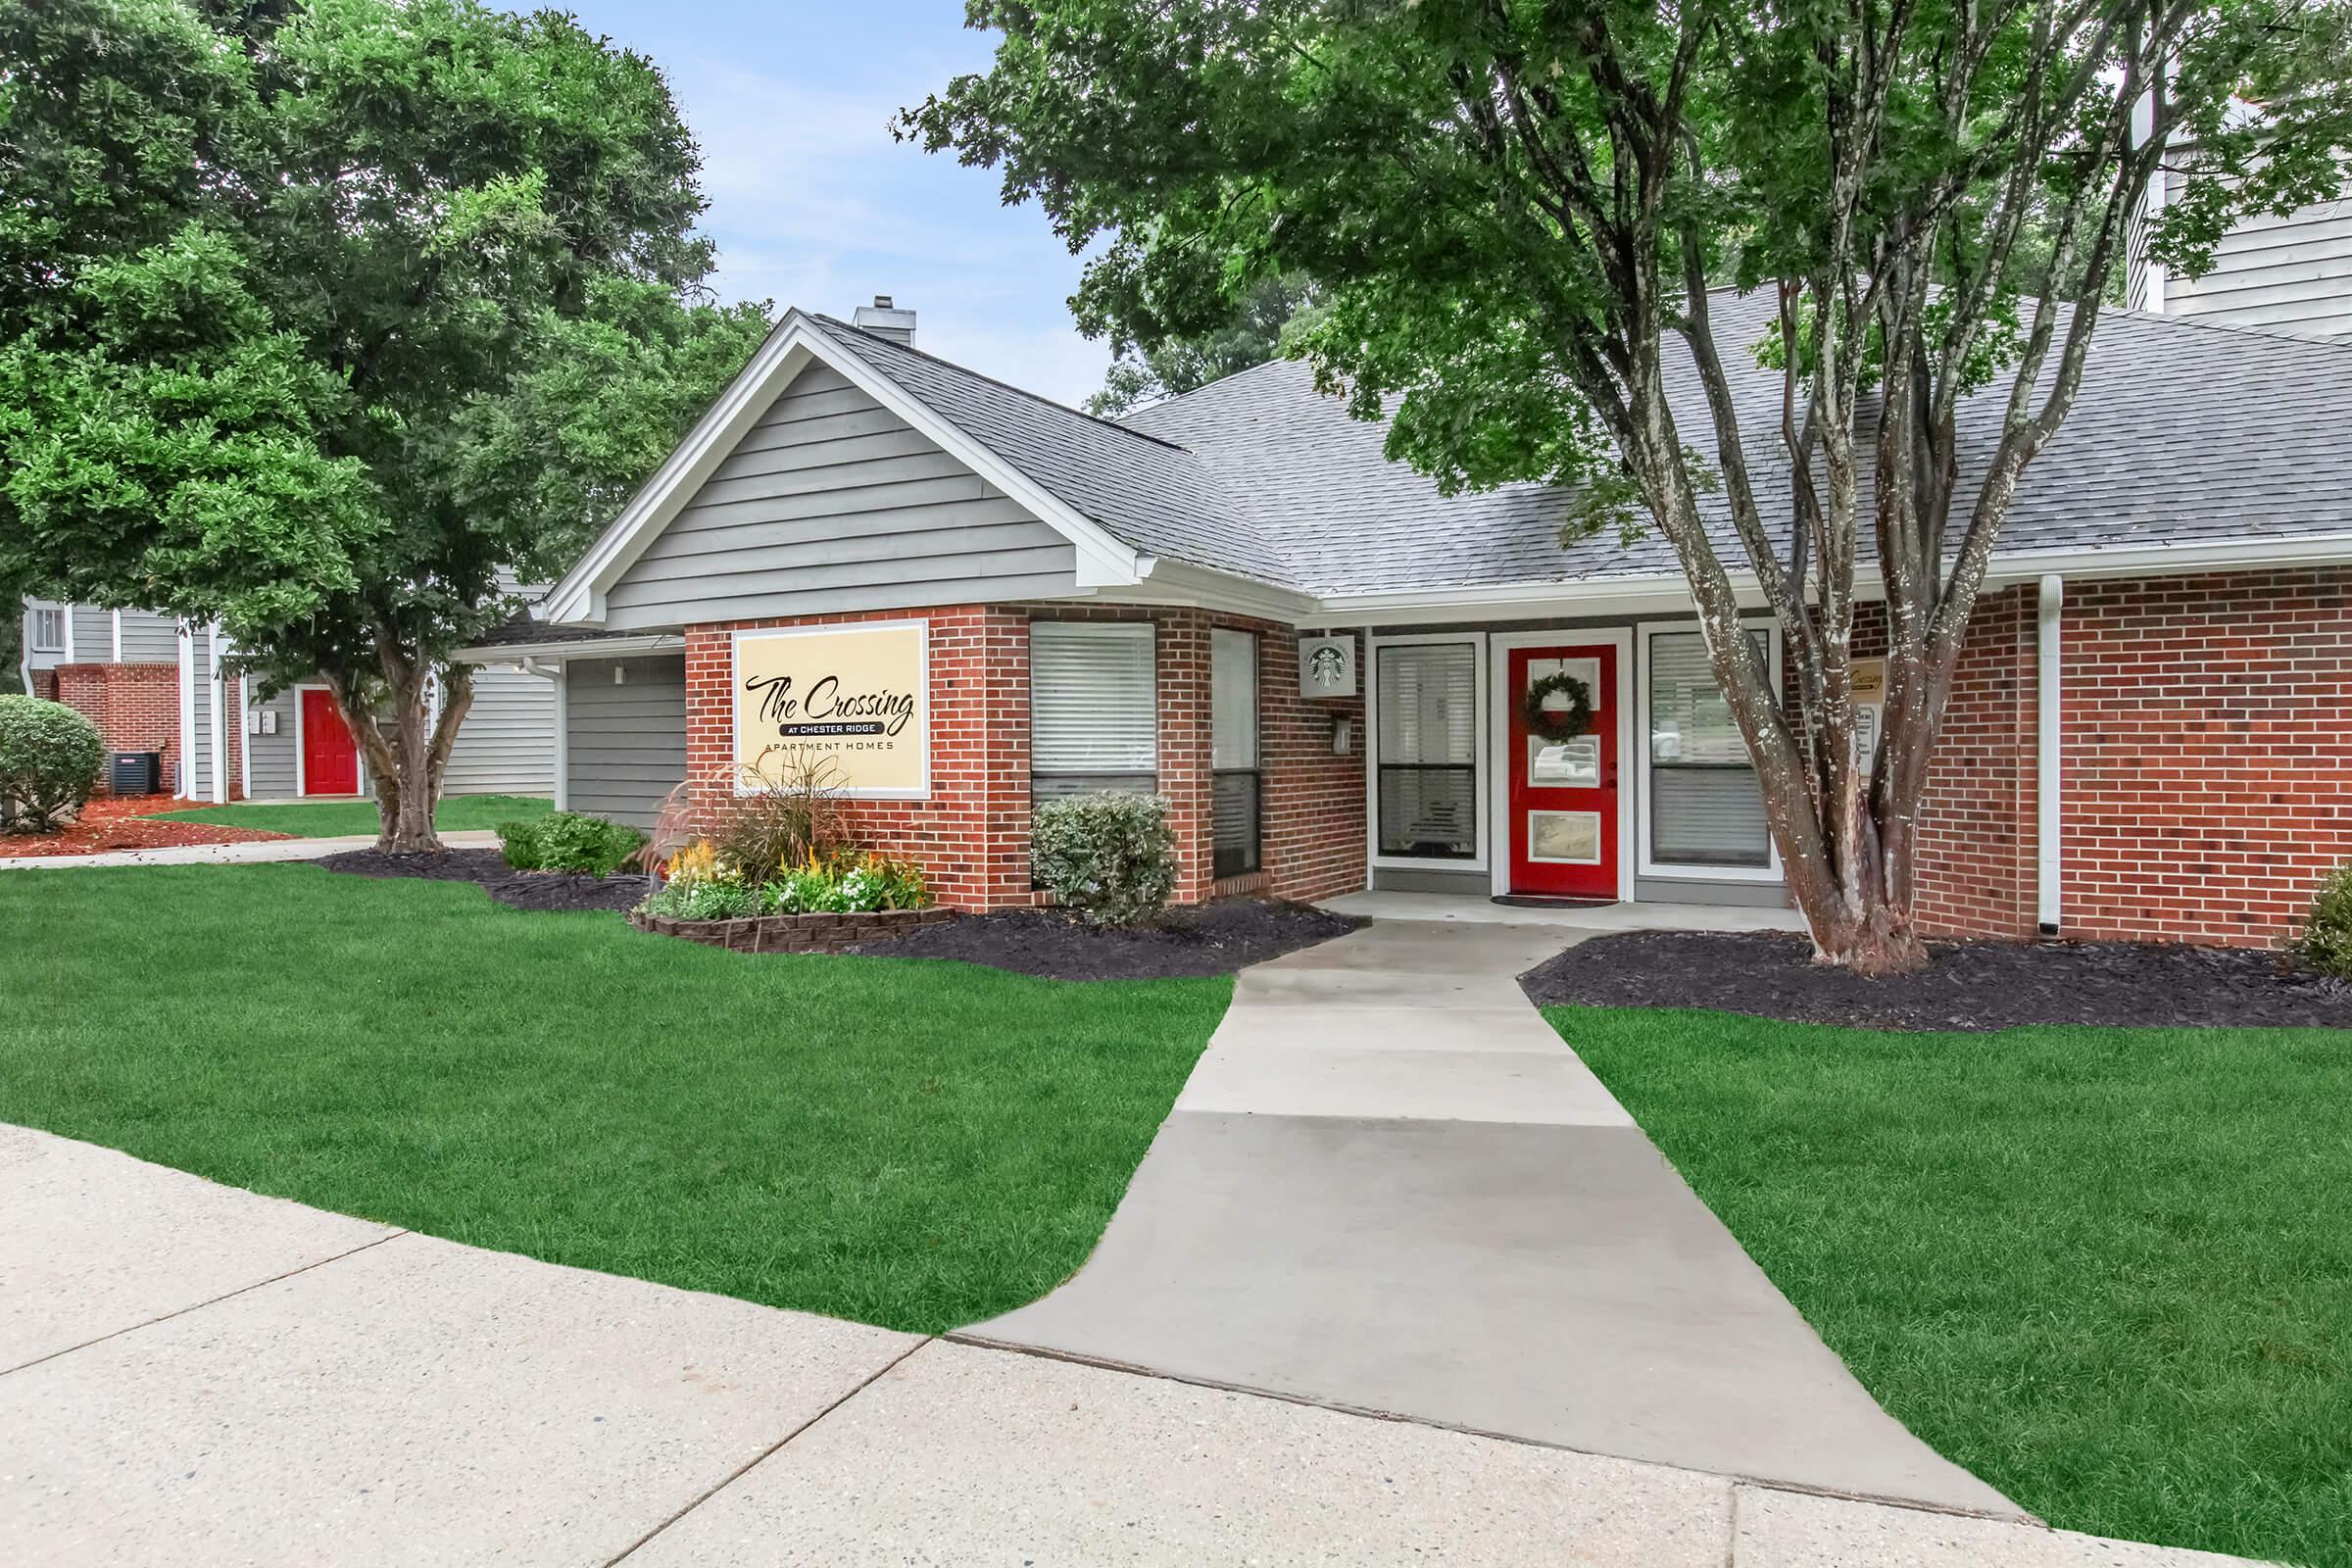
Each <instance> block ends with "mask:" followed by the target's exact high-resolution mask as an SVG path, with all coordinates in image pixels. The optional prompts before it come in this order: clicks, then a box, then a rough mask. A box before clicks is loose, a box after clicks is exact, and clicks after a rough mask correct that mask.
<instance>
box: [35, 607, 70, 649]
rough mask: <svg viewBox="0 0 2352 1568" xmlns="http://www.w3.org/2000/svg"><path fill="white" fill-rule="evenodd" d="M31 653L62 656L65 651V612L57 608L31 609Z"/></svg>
mask: <svg viewBox="0 0 2352 1568" xmlns="http://www.w3.org/2000/svg"><path fill="white" fill-rule="evenodd" d="M32 651H33V652H34V653H36V654H62V653H64V652H65V651H66V613H65V612H64V611H63V610H61V609H59V608H58V607H57V606H55V605H35V606H34V607H33V610H32Z"/></svg>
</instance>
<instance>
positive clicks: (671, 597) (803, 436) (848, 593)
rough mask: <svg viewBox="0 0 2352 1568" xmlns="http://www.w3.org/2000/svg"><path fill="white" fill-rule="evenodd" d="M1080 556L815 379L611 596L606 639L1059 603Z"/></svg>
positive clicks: (900, 429) (845, 389)
mask: <svg viewBox="0 0 2352 1568" xmlns="http://www.w3.org/2000/svg"><path fill="white" fill-rule="evenodd" d="M1075 570H1076V553H1075V551H1074V549H1073V548H1072V546H1071V545H1070V543H1069V541H1067V540H1066V539H1064V538H1062V536H1061V535H1060V534H1058V533H1056V532H1054V529H1052V528H1050V527H1048V526H1047V525H1046V524H1045V523H1042V522H1039V521H1038V520H1037V519H1035V518H1034V517H1032V516H1030V515H1028V514H1027V513H1025V512H1023V511H1022V510H1021V509H1020V508H1019V507H1017V506H1015V505H1014V504H1013V503H1012V502H1011V501H1010V500H1008V499H1006V498H1005V495H1004V494H1003V493H1002V492H1000V491H997V490H995V489H993V488H991V487H990V486H989V485H988V484H986V483H985V482H983V481H982V480H981V478H980V477H979V475H977V474H975V473H973V472H972V471H971V470H970V469H969V468H966V467H965V466H963V465H962V464H960V463H958V462H956V460H955V459H954V458H952V457H950V456H949V455H948V454H947V453H945V452H943V451H941V450H940V449H939V448H938V447H937V446H935V445H933V444H932V442H931V441H930V440H929V439H927V438H926V437H924V436H922V435H920V434H918V433H917V432H916V431H914V430H913V429H911V428H909V427H908V426H907V423H906V422H905V421H904V420H902V419H900V418H899V417H898V416H896V415H894V414H891V413H889V412H888V411H887V410H885V409H883V408H882V407H881V406H880V405H879V404H877V403H875V402H874V400H873V399H871V398H869V397H867V396H866V395H865V394H864V393H863V392H860V391H858V389H857V388H856V387H855V386H853V385H851V384H850V382H849V381H848V380H847V379H846V378H844V377H843V376H842V375H841V374H840V372H838V371H836V370H833V369H831V368H828V367H825V366H822V365H812V366H810V367H809V368H808V369H807V370H804V371H803V372H802V373H801V374H800V375H799V376H798V377H797V378H796V379H795V380H794V381H793V383H792V384H791V385H790V386H788V387H786V388H785V389H784V391H783V392H782V393H780V394H778V396H777V398H776V400H775V402H774V403H772V404H771V405H769V407H768V410H767V412H766V413H765V414H763V415H761V416H760V419H759V422H758V423H756V424H754V425H753V426H752V428H751V429H750V430H749V431H748V432H746V433H745V435H744V438H743V440H742V441H741V442H740V443H738V444H737V446H736V448H735V450H734V451H733V452H732V453H731V454H730V455H729V456H728V457H727V458H726V460H725V461H724V462H722V463H721V464H720V465H719V466H718V467H717V468H716V469H714V470H712V472H711V477H710V479H708V480H707V481H706V482H705V483H704V484H703V487H702V488H701V489H700V490H699V491H697V492H696V493H695V496H694V498H693V499H692V500H691V501H689V502H687V503H686V505H685V507H684V509H683V510H682V511H680V512H679V514H678V515H677V516H676V517H674V518H673V519H671V521H670V524H669V526H668V527H667V528H665V529H664V530H663V531H662V536H661V537H660V538H658V539H656V540H655V541H654V542H653V543H652V544H651V545H649V546H648V547H647V548H646V551H645V553H644V554H643V555H642V556H640V557H639V558H638V559H637V560H636V561H635V562H634V563H632V564H630V566H629V568H628V570H627V571H626V572H624V573H622V575H621V577H620V580H619V581H617V582H615V583H614V584H613V588H612V591H611V592H610V593H609V594H608V595H607V596H606V606H607V613H606V617H605V624H606V625H608V626H610V627H611V628H613V630H615V631H636V630H645V629H649V628H656V627H665V626H678V625H684V624H686V623H687V622H689V621H707V620H738V619H749V618H752V617H756V616H763V615H799V614H815V613H832V612H836V611H848V610H896V609H903V608H907V607H911V606H916V605H943V604H956V603H964V602H969V601H973V600H1005V599H1025V598H1036V597H1041V596H1046V595H1053V594H1066V593H1068V592H1070V591H1071V590H1072V588H1073V587H1074V585H1075Z"/></svg>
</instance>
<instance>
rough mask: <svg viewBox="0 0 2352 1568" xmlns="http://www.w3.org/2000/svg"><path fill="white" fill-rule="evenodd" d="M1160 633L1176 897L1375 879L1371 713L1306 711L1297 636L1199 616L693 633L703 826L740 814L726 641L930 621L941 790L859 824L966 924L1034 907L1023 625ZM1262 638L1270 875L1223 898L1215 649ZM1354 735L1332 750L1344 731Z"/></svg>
mask: <svg viewBox="0 0 2352 1568" xmlns="http://www.w3.org/2000/svg"><path fill="white" fill-rule="evenodd" d="M1033 617H1034V618H1038V619H1061V620H1071V619H1096V620H1150V621H1152V623H1153V625H1154V627H1155V628H1156V629H1155V633H1154V646H1155V655H1156V660H1157V665H1158V685H1159V791H1160V793H1161V794H1162V795H1163V796H1165V797H1166V798H1167V800H1168V802H1169V805H1170V808H1171V812H1170V819H1171V823H1172V825H1173V827H1174V829H1175V833H1176V842H1177V854H1178V878H1177V887H1176V898H1177V901H1178V902H1180V903H1198V902H1201V900H1204V899H1207V898H1209V897H1211V896H1213V895H1215V894H1221V893H1237V892H1268V893H1272V894H1275V895H1277V896H1280V897H1284V898H1294V899H1316V898H1325V897H1329V896H1331V895H1333V894H1337V893H1343V892H1347V891H1348V890H1350V889H1353V888H1358V887H1361V886H1362V885H1363V879H1364V772H1363V757H1362V735H1363V706H1362V703H1361V701H1360V700H1355V701H1348V702H1324V701H1311V700H1308V699H1305V698H1302V697H1301V696H1300V695H1299V644H1298V639H1297V636H1296V634H1295V632H1294V631H1293V629H1292V628H1290V627H1288V626H1282V625H1277V624H1275V623H1272V622H1268V621H1258V620H1250V619H1248V618H1246V617H1242V616H1235V615H1222V614H1212V613H1207V612H1203V611H1198V610H1175V609H1166V610H1161V609H1133V610H1129V609H1119V610H1111V609H1097V608H1091V607H1090V608H1070V607H1065V606H1042V605H1041V606H1036V607H1021V606H1005V605H956V606H951V607H947V608H944V609H931V610H915V611H879V612H874V613H864V614H849V615H814V616H806V617H801V618H798V619H771V620H759V621H740V622H729V623H726V624H721V625H703V626H692V627H689V628H687V633H686V708H687V713H686V758H687V775H688V777H689V779H690V780H691V781H692V784H693V795H694V803H695V809H696V814H697V817H698V819H699V820H700V821H701V823H702V824H703V825H704V826H705V827H706V828H708V827H710V826H712V825H714V824H715V823H716V821H717V819H718V818H719V816H720V814H721V813H722V812H723V811H724V810H725V809H726V808H727V807H728V805H729V804H730V803H731V802H732V800H733V799H734V786H735V782H736V781H735V772H734V769H735V736H734V713H735V694H734V691H733V687H732V684H731V682H732V671H733V662H732V637H733V634H734V633H735V632H737V631H742V630H750V629H753V628H756V627H770V626H809V625H840V624H849V623H855V622H858V621H868V620H907V619H920V620H924V621H926V622H928V624H929V627H930V658H931V694H930V695H931V705H930V706H931V732H930V747H931V789H930V798H929V799H928V800H923V801H859V802H857V803H855V804H854V805H853V806H852V808H851V815H852V819H853V821H854V822H855V823H856V825H857V830H858V836H859V837H860V838H861V839H862V840H863V842H865V843H866V844H867V845H869V846H871V847H872V848H874V849H876V850H880V851H883V852H885V853H888V854H892V855H899V856H904V857H906V858H909V859H913V860H915V861H918V862H919V863H920V864H922V865H923V867H924V868H925V871H926V872H927V874H928V875H929V877H930V880H931V885H932V890H933V892H934V894H935V895H936V896H937V897H938V899H939V901H940V902H941V903H943V904H946V905H951V906H953V907H958V908H965V909H993V908H1005V907H1018V906H1023V905H1029V904H1033V903H1035V902H1036V900H1037V895H1036V894H1035V892H1034V891H1033V890H1032V887H1031V883H1030V875H1029V805H1030V802H1029V623H1030V620H1031V619H1032V618H1033ZM1218 627H1229V628H1234V629H1239V630H1246V631H1250V632H1254V633H1256V634H1257V635H1258V638H1259V644H1258V704H1259V711H1258V723H1259V767H1260V780H1261V783H1260V789H1261V803H1262V805H1261V812H1260V846H1261V855H1260V861H1261V865H1262V870H1261V871H1260V872H1258V873H1255V874H1253V875H1250V876H1245V877H1238V878H1234V879H1231V880H1230V881H1229V882H1225V883H1217V882H1214V881H1213V880H1212V878H1211V875H1210V873H1211V869H1212V862H1213V856H1212V841H1211V820H1210V787H1211V778H1212V773H1211V767H1210V720H1209V693H1208V673H1209V633H1210V631H1211V630H1212V629H1215V628H1218ZM1342 716H1345V717H1347V718H1348V720H1349V722H1350V724H1351V726H1352V731H1353V738H1352V740H1351V743H1350V746H1349V749H1348V753H1347V755H1345V756H1342V755H1336V754H1335V753H1334V752H1333V750H1332V735H1333V727H1334V723H1335V720H1337V719H1338V718H1340V717H1342Z"/></svg>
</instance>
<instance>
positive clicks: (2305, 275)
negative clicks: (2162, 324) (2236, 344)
mask: <svg viewBox="0 0 2352 1568" xmlns="http://www.w3.org/2000/svg"><path fill="white" fill-rule="evenodd" d="M2181 178H2182V176H2181V175H2180V173H2179V172H2173V173H2169V174H2167V175H2166V176H2165V182H2166V187H2167V191H2168V195H2171V194H2178V192H2179V191H2180V185H2181ZM2164 314H2165V315H2167V316H2181V317H2188V318H2191V319H2197V320H2204V321H2212V322H2214V323H2216V324H2218V325H2223V326H2250V327H2261V328H2263V329H2265V330H2268V331H2274V332H2293V333H2295V334H2297V335H2298V336H2304V337H2352V188H2347V191H2346V194H2345V195H2344V196H2342V197H2340V198H2338V199H2337V200H2335V201H2332V202H2322V203H2320V204H2318V205H2317V206H2313V207H2303V208H2298V209H2296V210H2295V211H2294V212H2292V213H2289V214H2288V215H2286V216H2285V217H2284V218H2274V217H2272V216H2270V215H2268V214H2256V215H2252V216H2249V217H2246V218H2243V219H2240V220H2239V221H2238V223H2237V225H2236V227H2234V228H2232V229H2231V230H2230V231H2229V233H2228V234H2227V235H2226V236H2224V237H2223V240H2222V243H2221V247H2220V249H2219V250H2217V251H2216V252H2215V253H2214V265H2213V270H2212V271H2210V272H2207V273H2206V274H2205V275H2204V276H2203V277H2198V278H2189V277H2180V276H2174V277H2169V278H2167V279H2166V280H2165V285H2164Z"/></svg>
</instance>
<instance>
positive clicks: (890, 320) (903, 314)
mask: <svg viewBox="0 0 2352 1568" xmlns="http://www.w3.org/2000/svg"><path fill="white" fill-rule="evenodd" d="M850 324H851V325H853V326H855V327H857V328H858V331H860V332H871V333H873V334H874V336H876V337H886V338H888V339H890V340H891V341H892V342H893V343H904V344H906V345H907V347H908V348H912V347H914V313H913V312H912V311H902V310H900V309H899V308H898V307H897V306H896V305H893V304H892V303H891V302H890V296H889V295H887V294H877V295H875V296H874V303H873V304H871V305H860V306H858V315H857V317H856V319H853V320H852V321H851V323H850Z"/></svg>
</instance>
